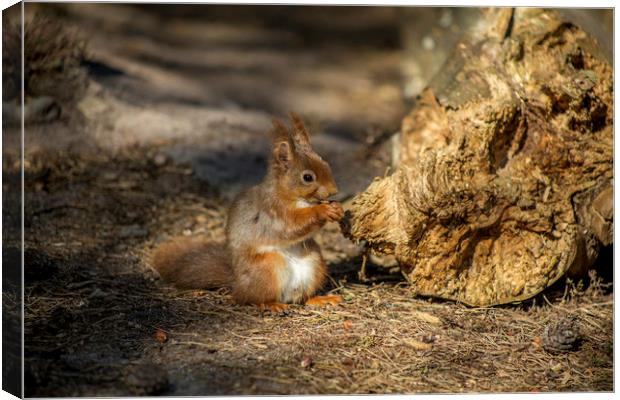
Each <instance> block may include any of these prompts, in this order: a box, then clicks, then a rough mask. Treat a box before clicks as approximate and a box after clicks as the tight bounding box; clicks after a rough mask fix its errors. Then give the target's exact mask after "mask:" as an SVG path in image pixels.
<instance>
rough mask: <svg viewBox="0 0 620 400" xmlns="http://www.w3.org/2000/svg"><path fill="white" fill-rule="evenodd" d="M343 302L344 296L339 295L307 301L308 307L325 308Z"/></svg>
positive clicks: (315, 297) (313, 298)
mask: <svg viewBox="0 0 620 400" xmlns="http://www.w3.org/2000/svg"><path fill="white" fill-rule="evenodd" d="M341 302H342V296H340V295H338V294H330V295H327V296H314V297H311V298H309V299H308V300H307V301H306V305H307V306H316V307H323V306H326V305H332V306H335V305H337V304H338V303H341Z"/></svg>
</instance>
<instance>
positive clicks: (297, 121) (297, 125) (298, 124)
mask: <svg viewBox="0 0 620 400" xmlns="http://www.w3.org/2000/svg"><path fill="white" fill-rule="evenodd" d="M290 116H291V121H293V133H292V134H291V138H292V139H293V142H295V147H296V148H298V149H300V150H301V149H310V139H309V138H308V130H307V129H306V127H305V126H304V123H303V121H302V120H301V118H300V117H299V115H297V114H296V113H294V112H292V111H291V112H290Z"/></svg>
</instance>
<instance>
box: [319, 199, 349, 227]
mask: <svg viewBox="0 0 620 400" xmlns="http://www.w3.org/2000/svg"><path fill="white" fill-rule="evenodd" d="M319 207H321V217H322V218H323V219H324V220H326V221H330V222H333V221H340V220H341V219H342V217H344V210H343V208H342V206H341V205H340V203H338V202H336V201H333V202H331V203H327V204H321V205H320V206H319Z"/></svg>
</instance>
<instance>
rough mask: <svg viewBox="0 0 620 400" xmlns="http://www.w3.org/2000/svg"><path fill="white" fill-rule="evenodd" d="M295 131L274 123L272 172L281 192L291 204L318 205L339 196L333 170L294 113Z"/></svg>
mask: <svg viewBox="0 0 620 400" xmlns="http://www.w3.org/2000/svg"><path fill="white" fill-rule="evenodd" d="M291 120H292V122H293V129H292V130H289V129H287V127H286V126H285V125H284V124H283V123H282V122H280V121H279V120H277V119H274V120H273V148H272V157H271V168H272V171H273V173H275V175H276V179H277V183H278V186H279V189H281V190H282V191H283V193H286V194H287V196H289V195H290V197H291V200H305V201H309V202H317V201H322V200H326V199H327V198H328V197H329V196H332V195H334V194H336V193H338V187H337V186H336V182H334V178H333V176H332V170H331V169H330V168H329V164H327V163H326V162H325V161H324V160H323V159H322V158H321V156H319V155H318V154H317V153H315V152H314V150H312V147H311V146H310V140H309V138H308V131H307V130H306V127H305V126H304V124H303V122H302V121H301V119H300V118H299V116H297V115H296V114H295V113H291Z"/></svg>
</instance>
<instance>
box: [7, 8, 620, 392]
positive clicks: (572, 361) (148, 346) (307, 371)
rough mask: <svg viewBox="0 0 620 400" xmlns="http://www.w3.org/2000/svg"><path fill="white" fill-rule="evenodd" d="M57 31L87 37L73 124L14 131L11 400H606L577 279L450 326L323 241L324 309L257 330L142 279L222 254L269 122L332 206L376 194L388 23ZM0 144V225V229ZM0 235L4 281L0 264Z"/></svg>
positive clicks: (183, 19) (601, 348)
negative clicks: (163, 399)
mask: <svg viewBox="0 0 620 400" xmlns="http://www.w3.org/2000/svg"><path fill="white" fill-rule="evenodd" d="M52 7H53V6H52ZM119 7H122V8H123V10H124V11H122V12H120V11H119V10H120V8H119ZM44 10H46V12H50V8H44ZM58 10H59V11H58V15H60V16H62V18H66V19H67V20H68V21H74V22H75V21H79V22H80V23H81V24H82V25H83V30H84V31H85V32H87V33H88V34H89V47H90V49H91V55H90V58H91V60H90V61H89V66H88V69H89V79H90V82H89V86H88V89H87V91H86V94H85V95H84V98H83V99H82V100H81V101H80V103H79V106H78V111H76V113H79V115H78V116H68V117H66V118H64V117H63V118H60V119H59V120H57V121H54V122H51V123H47V124H38V125H31V126H28V127H27V129H26V144H27V147H26V151H27V153H26V164H25V194H26V202H25V206H24V207H25V210H24V213H25V229H26V232H25V277H24V278H25V282H26V288H25V304H24V307H25V338H26V348H25V357H26V359H25V368H26V371H25V385H26V396H37V397H46V396H120V395H159V394H163V395H173V396H179V395H217V394H219V395H224V394H229V395H230V394H311V393H313V394H314V393H316V394H345V393H358V394H364V393H455V392H458V393H463V392H466V393H471V392H485V393H488V392H548V391H555V392H557V391H612V390H613V287H612V284H611V282H610V279H609V278H605V279H603V278H600V277H598V275H597V274H595V273H593V274H591V275H590V277H589V279H586V280H584V281H583V282H572V281H569V280H566V281H561V282H558V283H556V284H555V285H554V286H553V287H551V288H549V289H548V290H546V291H545V292H544V293H542V294H540V295H538V296H537V297H536V298H534V299H531V300H529V301H527V302H522V303H517V304H511V305H506V306H501V307H490V308H470V307H467V306H464V305H461V304H456V303H454V302H450V301H442V300H438V299H430V298H419V297H415V296H414V294H413V291H412V290H411V289H409V288H408V287H407V284H406V282H405V281H404V280H403V279H402V278H401V276H400V275H399V274H398V273H395V272H394V271H392V270H386V269H383V268H381V267H379V266H378V265H374V264H372V263H370V264H369V265H368V271H367V277H366V279H360V277H359V276H358V271H359V269H360V266H361V263H362V249H361V248H360V247H359V246H356V245H354V244H352V243H350V242H348V241H347V240H346V239H344V238H343V237H342V235H341V234H340V232H339V228H338V226H337V225H335V224H328V225H327V226H326V227H325V228H324V229H323V230H322V231H321V232H320V233H319V234H318V235H317V241H318V242H319V244H320V245H321V247H322V249H323V253H324V255H325V258H326V259H327V261H328V263H329V269H330V276H331V279H330V282H329V284H328V285H327V286H326V287H325V288H324V291H325V292H331V293H339V294H341V295H342V296H343V297H344V302H343V303H342V304H340V305H338V306H335V307H328V308H324V309H316V308H309V307H304V306H293V307H292V308H291V310H290V311H288V312H286V313H281V314H271V313H261V312H260V311H259V309H258V308H257V307H254V306H240V305H235V304H234V303H233V302H232V300H231V297H230V295H229V294H228V293H227V292H226V291H225V290H221V291H178V290H175V289H173V288H170V287H167V286H166V285H165V284H163V283H162V282H161V281H160V280H159V279H158V277H157V275H156V273H155V272H153V271H152V270H151V269H150V267H149V263H150V262H149V254H150V253H151V251H152V249H153V248H154V247H155V246H156V245H157V243H160V242H162V241H165V240H167V239H168V238H170V237H173V236H178V235H186V236H205V237H209V238H213V239H222V237H223V228H224V224H225V215H226V208H227V206H228V204H230V198H231V197H232V196H233V195H234V194H235V193H236V192H237V191H238V190H239V189H240V188H241V187H243V186H247V185H249V184H251V183H253V182H256V181H258V180H259V179H260V176H261V174H262V171H263V170H264V165H265V162H266V158H265V154H266V151H267V141H266V136H265V132H266V130H267V129H268V127H269V119H270V117H271V116H273V115H276V116H283V115H285V113H286V112H287V111H288V110H295V111H298V112H299V113H301V114H302V116H304V117H306V118H307V119H308V120H309V121H310V126H311V129H312V130H313V131H314V132H317V134H316V135H314V136H313V138H312V140H313V142H314V143H316V147H317V150H318V152H319V153H321V154H324V155H325V158H326V159H327V160H328V161H329V162H330V163H331V164H332V166H333V169H334V173H335V174H336V180H337V182H338V183H339V185H340V186H341V188H342V191H341V197H340V199H341V200H342V201H344V202H345V204H346V201H347V199H349V198H350V197H352V195H354V194H355V193H356V192H358V191H360V190H363V189H364V188H365V186H366V185H367V184H368V183H369V182H370V181H372V179H373V177H374V176H377V175H381V174H384V173H385V171H386V170H387V168H388V159H389V154H388V153H389V142H386V141H381V140H378V139H377V138H382V137H385V136H386V135H389V134H390V133H393V132H395V131H396V130H397V129H398V126H399V121H400V120H401V119H402V117H403V115H404V114H405V112H406V104H405V102H404V101H403V100H402V95H401V89H400V88H401V87H402V82H401V81H400V78H399V77H400V73H399V71H400V70H399V68H400V67H399V65H400V64H399V63H400V62H401V59H402V54H401V51H400V50H399V48H398V46H397V44H395V43H397V42H398V32H397V31H396V32H392V31H390V30H389V29H388V28H387V27H388V26H391V25H392V24H393V23H394V21H395V19H396V18H397V17H396V16H395V13H394V12H393V11H390V10H389V9H378V8H377V9H376V10H374V11H368V10H366V11H360V12H359V14H358V15H357V16H358V19H359V20H360V21H362V22H363V21H364V18H368V20H369V21H375V22H376V21H378V22H377V25H376V26H373V25H372V24H362V25H364V26H365V28H364V30H362V31H360V30H359V29H358V28H356V27H347V26H346V25H345V26H343V25H342V24H340V25H339V24H338V23H333V24H332V25H330V23H329V22H330V21H332V22H333V20H334V19H338V18H336V17H337V15H336V17H334V16H332V17H331V19H330V18H326V17H324V16H323V18H325V19H324V20H321V18H322V17H321V15H322V14H320V13H315V14H313V13H312V12H303V13H296V14H295V18H292V20H291V21H290V22H289V23H290V24H291V25H292V26H286V25H284V27H282V26H283V25H282V24H281V23H278V24H275V23H274V24H273V26H270V25H269V24H266V25H264V24H263V25H260V24H259V25H256V24H254V25H253V24H249V25H244V24H241V23H239V22H235V23H234V24H233V23H232V22H222V21H230V20H231V19H230V18H233V17H231V16H230V15H228V14H226V13H224V12H222V14H217V13H215V14H217V15H215V16H212V18H213V20H208V22H204V21H203V20H200V19H199V18H195V19H192V17H191V16H188V15H184V14H183V11H182V10H183V8H182V7H180V8H179V9H177V11H175V12H177V13H178V15H176V14H175V13H174V12H169V11H171V10H172V9H167V10H166V11H165V12H164V11H161V12H159V11H158V12H147V11H145V9H143V8H140V7H130V6H111V5H82V4H75V5H71V6H66V7H63V8H59V9H58ZM61 11H62V12H61ZM277 14H278V13H275V15H277ZM164 16H165V17H166V18H164ZM264 17H265V18H267V17H269V18H276V17H275V16H274V13H271V14H269V13H268V14H266V16H264ZM280 17H282V16H281V15H280ZM235 18H240V19H241V20H243V21H247V20H248V19H249V18H250V17H249V16H248V15H244V16H243V18H241V17H239V16H235ZM233 19H234V18H233ZM317 20H318V21H322V25H321V29H314V30H313V29H312V27H313V26H315V25H313V24H316V23H317V22H316V21H317ZM338 20H341V19H338ZM396 20H397V19H396ZM205 24H206V25H205ZM304 24H306V25H304ZM274 26H277V27H274ZM130 27H131V29H129V28H130ZM155 27H156V28H157V29H156V28H155ZM207 27H208V28H209V29H206V28H207ZM330 29H332V31H329V30H330ZM338 29H340V30H342V31H337V32H336V30H338ZM156 32H159V33H157V34H156ZM205 32H206V33H205ZM377 32H381V35H384V36H381V35H379V34H377ZM158 35H159V36H158ZM330 35H331V36H334V35H335V36H336V37H338V38H339V39H338V40H332V39H329V38H330V37H331V36H330ZM367 38H375V41H371V40H366V39H367ZM377 38H378V39H377ZM328 39H329V40H328ZM317 98H319V99H322V100H321V101H318V100H317ZM5 132H6V133H5V135H10V134H11V130H10V127H9V129H8V130H5ZM16 132H18V131H17V128H13V133H12V134H13V140H17V134H16ZM6 140H7V141H6V142H5V146H4V154H3V173H4V182H5V183H4V187H3V194H4V207H5V210H6V209H7V208H8V209H19V201H20V196H19V192H18V191H16V187H17V186H16V185H18V184H19V172H20V171H19V163H18V162H17V160H18V158H17V157H18V154H17V153H16V152H14V151H12V148H14V146H11V143H10V141H11V138H10V137H9V138H8V139H6ZM6 143H8V144H9V145H8V146H7V145H6ZM377 143H380V144H377ZM381 143H382V144H381ZM5 222H6V221H5ZM9 222H10V221H9ZM11 226H12V224H9V223H7V226H6V227H5V229H6V230H5V232H4V234H3V236H4V250H3V256H4V259H5V261H6V260H11V259H15V260H17V259H19V241H18V240H17V237H16V236H15V235H16V233H17V232H14V231H11ZM608 253H610V251H607V252H606V255H607V257H606V258H605V259H602V260H601V261H600V262H599V264H598V265H597V268H598V269H599V271H604V272H601V273H600V274H599V275H602V276H604V277H607V276H609V275H611V274H610V273H609V271H611V268H612V266H611V264H612V262H611V260H610V257H609V254H608ZM4 301H5V304H10V299H6V298H5V299H4ZM7 301H8V302H7ZM567 320H568V321H571V323H572V325H573V329H574V331H576V332H577V333H578V340H577V341H576V342H575V345H574V347H573V348H571V349H568V350H566V351H563V352H553V351H551V350H549V348H548V347H547V346H546V344H547V337H548V336H549V334H548V333H549V329H551V328H552V327H553V326H554V325H556V324H557V323H559V322H560V321H567Z"/></svg>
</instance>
